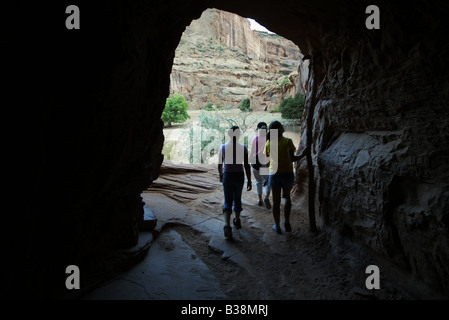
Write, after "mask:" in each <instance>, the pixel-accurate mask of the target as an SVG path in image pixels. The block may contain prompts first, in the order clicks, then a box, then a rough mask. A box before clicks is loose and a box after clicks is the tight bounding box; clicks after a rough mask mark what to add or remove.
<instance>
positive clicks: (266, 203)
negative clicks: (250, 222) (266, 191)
mask: <svg viewBox="0 0 449 320" xmlns="http://www.w3.org/2000/svg"><path fill="white" fill-rule="evenodd" d="M264 201H265V206H266V207H267V209H271V203H270V199H268V197H265V200H264Z"/></svg>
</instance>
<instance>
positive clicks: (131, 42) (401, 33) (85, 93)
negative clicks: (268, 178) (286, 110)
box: [1, 0, 449, 297]
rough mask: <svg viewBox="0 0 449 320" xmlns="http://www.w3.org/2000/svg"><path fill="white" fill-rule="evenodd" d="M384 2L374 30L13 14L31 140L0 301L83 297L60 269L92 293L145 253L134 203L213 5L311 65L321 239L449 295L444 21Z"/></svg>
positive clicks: (171, 9) (310, 11)
mask: <svg viewBox="0 0 449 320" xmlns="http://www.w3.org/2000/svg"><path fill="white" fill-rule="evenodd" d="M378 3H379V7H380V8H381V29H380V30H368V29H366V28H365V19H366V17H367V14H366V13H365V8H366V6H367V5H368V4H370V3H363V1H362V2H359V1H357V3H353V2H348V1H324V0H317V1H312V2H310V1H285V2H284V1H281V2H276V3H268V2H267V3H265V2H264V1H234V0H228V1H224V2H222V1H204V2H197V1H166V0H164V1H143V0H142V1H138V0H135V1H121V0H120V1H115V2H110V1H104V3H101V4H98V6H97V4H89V5H87V4H85V5H84V6H83V8H82V9H81V12H82V17H83V18H82V21H81V29H80V30H78V31H77V30H71V31H68V30H67V29H66V28H65V26H64V12H65V7H64V6H63V5H58V6H54V5H50V4H45V3H43V2H39V3H36V4H34V5H28V6H29V7H28V8H27V9H28V10H22V9H21V8H15V10H11V12H10V15H9V17H10V18H12V20H14V23H13V22H12V25H13V26H14V28H13V29H14V32H15V37H17V39H19V40H16V41H14V46H12V47H11V48H12V50H14V53H15V54H14V55H12V57H11V59H10V60H9V62H10V63H9V64H10V66H11V67H12V68H13V69H14V78H12V79H11V84H13V88H12V90H11V92H10V93H13V97H14V98H13V99H11V100H9V101H11V103H10V106H9V107H10V109H11V112H12V113H13V116H9V114H8V119H11V120H14V119H17V121H16V122H14V123H12V124H13V127H14V129H15V130H17V129H18V130H17V131H18V132H17V133H20V137H25V138H24V139H19V138H18V137H19V135H17V136H16V135H15V133H14V134H10V135H9V136H11V140H13V141H14V145H15V146H14V150H15V151H14V152H13V153H12V155H11V157H13V158H14V159H16V158H17V161H14V163H13V164H12V165H11V166H9V167H8V171H10V173H13V174H11V177H12V178H11V179H10V180H11V184H10V185H11V186H16V187H17V188H16V189H14V190H13V192H12V193H14V195H15V197H14V198H13V197H11V198H10V199H11V202H12V204H13V205H12V206H10V208H11V211H10V212H8V214H7V215H6V217H5V218H6V219H5V221H4V225H5V226H7V228H8V230H9V231H10V233H8V234H7V238H8V240H9V241H8V245H7V248H6V249H5V251H4V255H5V257H8V258H5V260H4V261H5V262H4V263H3V265H4V266H5V268H6V271H5V272H3V273H2V274H3V275H6V276H4V277H3V278H2V286H1V287H2V294H3V293H4V292H5V294H7V295H9V296H13V297H15V296H17V297H23V296H24V295H25V296H30V297H65V296H71V295H76V293H74V292H73V291H71V292H68V291H67V289H66V287H65V285H64V283H65V279H66V277H67V275H66V274H65V268H66V266H68V265H72V264H75V265H78V266H79V267H80V269H81V271H82V275H83V276H82V279H84V280H82V285H83V286H84V287H85V286H87V285H88V284H89V282H88V279H94V280H95V279H97V278H98V277H99V278H101V277H102V276H105V275H106V274H107V272H105V271H104V270H105V269H104V268H105V265H107V267H109V268H110V269H112V270H108V272H113V271H114V270H115V271H116V270H119V269H120V268H121V266H122V265H121V264H120V263H118V264H117V265H116V264H108V263H105V261H107V259H106V258H111V256H114V253H115V254H116V255H117V254H118V255H119V252H120V251H119V249H120V248H123V247H129V246H131V245H133V244H135V243H137V239H138V229H139V223H140V221H141V220H142V217H143V209H142V202H141V197H140V193H141V191H142V190H144V189H145V188H147V187H148V186H150V185H151V182H152V181H153V180H154V179H155V178H156V177H157V176H158V172H159V167H160V165H161V161H162V157H163V156H162V155H161V150H162V144H163V139H164V137H163V134H162V125H161V122H160V114H161V112H162V109H163V107H164V104H165V99H166V97H167V96H168V95H169V83H170V72H171V69H172V65H173V59H174V53H175V50H176V47H177V45H178V43H179V40H180V38H181V35H182V32H183V31H184V30H185V27H186V26H187V25H189V24H190V23H191V21H192V20H193V19H197V18H199V17H200V15H201V13H202V12H203V11H204V10H205V9H206V8H207V7H210V8H218V9H222V10H227V11H230V12H234V13H237V14H239V15H241V16H243V17H247V16H248V17H252V18H255V19H256V20H257V21H259V22H260V23H262V24H263V25H265V26H266V27H268V29H270V30H272V31H274V32H276V33H278V34H280V35H282V36H284V37H286V38H287V39H290V40H292V41H293V42H294V43H295V44H297V45H298V46H299V48H300V49H301V52H302V53H303V54H304V55H309V54H310V55H312V63H311V64H310V65H311V66H312V67H311V68H312V69H311V70H312V72H310V73H309V75H310V76H309V78H308V79H307V81H305V80H304V81H303V83H304V84H305V86H306V87H307V91H308V100H307V101H308V102H307V109H306V112H305V114H304V120H307V117H308V116H311V117H312V118H311V122H310V123H311V124H312V125H311V126H310V125H309V126H307V125H306V124H307V121H304V124H303V132H302V133H303V135H302V136H303V138H302V142H301V144H300V146H298V147H300V148H302V146H303V145H305V143H306V140H307V139H306V138H307V132H308V131H307V130H308V129H309V130H311V131H309V132H310V133H311V135H310V136H311V138H312V140H311V141H310V142H311V144H312V150H313V151H312V152H313V164H314V168H315V170H314V171H315V182H316V190H315V191H316V197H315V207H316V209H317V210H316V211H317V220H318V225H319V227H320V228H322V229H325V228H330V229H331V230H341V231H342V233H344V234H346V235H351V236H352V237H353V239H354V240H358V241H361V242H362V243H364V244H366V245H367V246H368V247H370V248H372V249H373V250H374V251H376V252H377V253H378V254H379V255H381V256H383V257H384V258H386V259H388V260H390V261H394V262H396V263H397V264H399V265H401V266H405V267H407V268H408V269H409V270H410V271H411V272H412V274H413V275H414V276H416V277H417V278H420V279H422V280H423V281H424V282H425V283H427V284H429V285H431V286H432V287H434V288H435V289H439V290H442V291H444V292H446V293H447V292H448V290H449V289H448V288H449V283H448V282H449V276H448V274H449V270H448V265H449V261H448V256H449V248H448V243H449V241H448V234H449V232H448V231H449V218H448V203H449V187H448V185H449V170H448V169H449V168H448V167H449V160H448V158H449V156H448V154H449V150H448V145H449V141H448V140H449V139H448V138H449V132H448V128H449V126H448V119H449V111H448V107H447V101H449V99H448V98H449V95H448V90H449V89H448V88H449V83H448V79H447V74H448V71H449V70H448V69H449V68H448V61H449V57H448V50H447V44H446V42H445V41H443V40H442V39H438V38H437V37H436V36H435V35H437V34H442V30H446V29H447V21H448V20H447V19H446V18H445V16H444V13H445V12H448V10H447V9H448V8H447V4H446V3H445V2H441V3H440V5H441V6H442V7H437V6H436V5H435V6H433V5H431V4H428V3H427V2H426V1H418V0H416V1H412V2H409V3H408V4H407V6H406V7H404V6H400V5H398V4H393V3H391V1H378ZM30 6H31V7H30ZM443 6H444V7H443ZM417 8H419V10H418V9H417ZM44 17H45V18H44ZM61 20H62V23H61ZM19 21H20V23H19ZM36 26H39V27H36ZM75 32H77V33H75ZM16 141H17V143H16ZM305 167H306V166H305V163H304V162H302V163H301V164H300V167H299V168H298V169H299V170H298V171H297V175H298V177H300V176H304V174H303V173H304V168H305ZM5 243H6V242H5ZM121 258H123V259H125V260H126V256H121V257H118V259H116V260H115V261H122V260H123V259H121ZM94 280H93V282H95V281H94ZM83 281H85V282H83ZM30 284H33V286H30Z"/></svg>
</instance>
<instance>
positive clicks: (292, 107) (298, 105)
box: [278, 92, 304, 119]
mask: <svg viewBox="0 0 449 320" xmlns="http://www.w3.org/2000/svg"><path fill="white" fill-rule="evenodd" d="M278 110H279V111H280V112H281V117H282V118H284V119H301V116H302V113H303V112H304V96H303V95H302V94H301V93H299V92H298V93H297V94H295V97H294V98H293V97H291V96H290V97H288V98H287V99H285V100H283V101H282V102H281V104H280V105H279V108H278Z"/></svg>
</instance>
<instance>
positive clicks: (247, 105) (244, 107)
mask: <svg viewBox="0 0 449 320" xmlns="http://www.w3.org/2000/svg"><path fill="white" fill-rule="evenodd" d="M239 109H240V111H244V112H247V111H253V109H251V101H250V100H249V98H246V99H244V100H243V101H242V102H241V103H240V106H239Z"/></svg>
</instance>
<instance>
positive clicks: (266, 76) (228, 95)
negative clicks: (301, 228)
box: [144, 9, 309, 223]
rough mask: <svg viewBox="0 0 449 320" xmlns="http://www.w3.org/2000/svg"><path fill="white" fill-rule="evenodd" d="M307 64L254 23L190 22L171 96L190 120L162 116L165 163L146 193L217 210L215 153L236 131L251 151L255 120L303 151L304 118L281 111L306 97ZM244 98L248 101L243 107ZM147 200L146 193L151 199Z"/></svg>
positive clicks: (224, 18)
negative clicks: (276, 127)
mask: <svg viewBox="0 0 449 320" xmlns="http://www.w3.org/2000/svg"><path fill="white" fill-rule="evenodd" d="M303 58H304V55H303V54H302V53H301V50H300V48H299V47H298V46H297V45H296V44H295V43H293V42H292V41H290V40H288V39H286V38H283V37H281V36H279V35H277V34H276V33H274V32H271V31H269V30H268V29H266V28H265V27H263V26H261V25H260V24H258V23H257V22H256V21H255V20H253V19H251V20H250V19H248V18H244V17H242V16H239V15H237V14H233V13H230V12H228V11H222V10H218V9H207V10H205V11H204V12H203V13H202V15H201V17H200V18H199V19H196V20H193V21H192V23H191V24H190V25H189V26H187V27H186V30H185V31H184V32H183V35H182V37H181V39H180V42H179V45H178V47H177V49H176V54H175V57H174V62H173V68H172V72H171V75H170V95H169V97H168V99H173V103H175V102H176V103H179V104H180V105H181V104H183V105H184V107H183V108H185V109H186V110H185V111H186V114H187V115H188V117H184V118H183V116H182V114H181V116H180V117H179V114H180V113H181V111H180V110H178V109H176V110H175V111H171V112H172V114H171V115H172V116H173V118H170V117H169V116H170V115H165V117H166V118H165V119H164V114H163V115H162V118H163V120H165V121H164V122H165V126H164V136H165V142H164V148H163V151H162V153H163V154H164V158H165V159H164V163H163V165H162V168H161V175H160V177H159V179H158V180H156V181H155V182H154V183H153V184H152V186H151V187H150V188H149V192H158V193H162V194H163V195H165V196H167V197H169V198H171V200H174V201H177V202H178V203H181V204H183V205H184V204H185V205H187V204H188V206H191V207H192V206H193V207H196V208H197V207H198V206H204V203H206V208H201V210H202V211H203V212H205V211H211V210H212V211H214V212H215V213H217V212H220V211H221V205H222V202H223V199H222V198H223V195H222V191H221V190H222V186H221V183H218V174H217V171H216V170H217V169H216V165H217V163H218V149H219V147H220V145H221V144H222V143H225V142H226V141H227V140H228V137H227V136H226V131H227V129H228V128H229V127H230V126H231V125H238V126H239V127H240V128H241V129H242V131H243V135H242V138H241V140H240V142H241V143H244V144H245V145H246V146H247V147H248V148H250V145H251V143H250V142H251V139H252V138H253V137H254V136H255V135H256V134H257V132H256V126H257V123H258V122H260V121H264V122H266V123H267V124H269V123H270V122H272V121H274V120H280V121H281V122H282V123H283V125H284V127H285V128H286V133H285V134H284V135H285V136H286V137H288V138H291V139H292V140H293V143H294V145H295V146H296V147H297V148H298V147H299V145H300V142H301V134H300V128H301V118H302V117H301V116H302V113H301V114H299V116H297V117H296V118H294V117H291V116H290V117H289V118H287V117H285V118H284V117H283V114H282V113H281V112H279V105H280V104H281V103H282V101H284V100H286V99H293V97H295V96H297V95H299V96H302V97H304V96H305V95H306V93H307V79H308V70H309V69H308V63H309V61H308V60H304V59H303ZM245 100H247V101H249V104H248V105H247V106H246V109H245V106H244V102H245ZM170 103H171V102H170ZM171 107H172V106H171ZM167 108H168V107H167ZM179 109H182V108H181V107H179ZM167 111H168V109H167ZM164 112H165V111H164ZM182 112H184V111H182ZM177 117H178V118H177ZM177 119H180V121H177ZM184 120H185V121H184ZM252 180H253V186H254V187H253V190H252V191H251V193H250V196H249V197H248V200H247V206H255V209H260V208H258V207H257V198H258V197H257V193H256V187H255V185H256V183H255V180H254V175H252ZM217 190H218V191H219V192H218V193H217ZM244 193H245V191H244ZM207 194H209V195H207ZM148 196H149V195H148V194H146V195H145V194H144V198H145V197H146V198H147V200H148ZM246 196H248V195H246ZM155 201H156V202H157V200H155V199H151V201H148V202H153V203H154V202H155ZM303 201H304V199H303ZM170 202H171V201H170ZM191 202H194V204H192V203H191ZM200 202H202V203H200ZM173 206H175V207H176V205H175V204H173ZM253 209H254V208H253ZM267 209H269V208H267ZM172 211H173V212H175V211H179V210H172ZM180 211H182V209H180ZM269 212H270V210H267V213H269ZM182 215H183V214H181V216H182ZM220 218H221V217H220ZM267 223H268V220H267Z"/></svg>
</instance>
